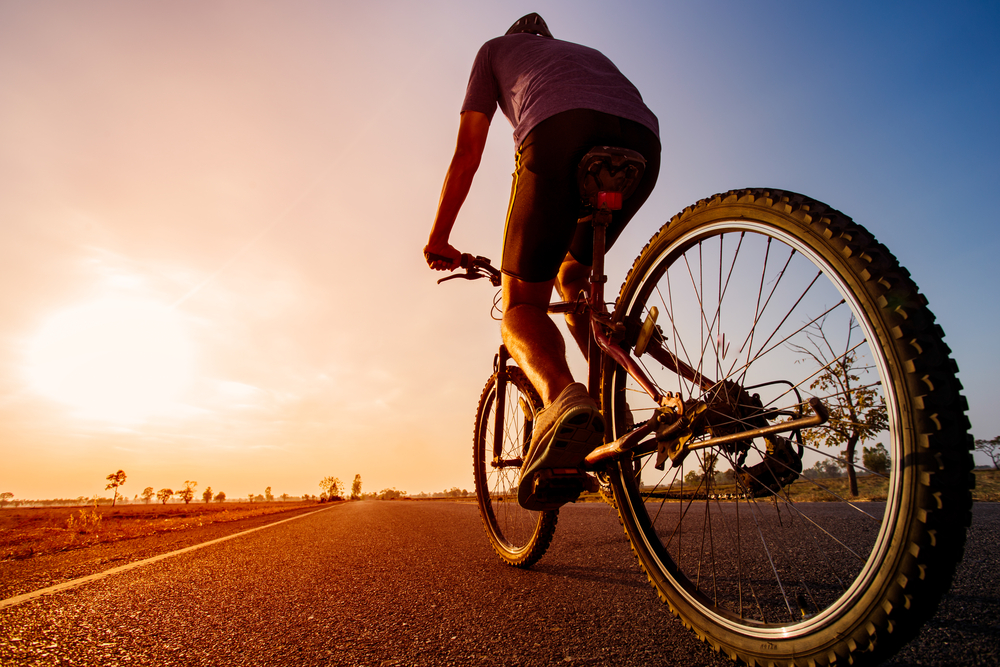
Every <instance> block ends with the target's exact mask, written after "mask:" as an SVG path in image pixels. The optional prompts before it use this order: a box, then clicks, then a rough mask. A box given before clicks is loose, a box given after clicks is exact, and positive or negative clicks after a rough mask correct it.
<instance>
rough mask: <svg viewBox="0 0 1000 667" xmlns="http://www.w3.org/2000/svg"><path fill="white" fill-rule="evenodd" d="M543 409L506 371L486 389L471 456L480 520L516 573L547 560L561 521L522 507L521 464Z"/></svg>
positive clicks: (520, 377)
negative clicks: (519, 488) (519, 491)
mask: <svg viewBox="0 0 1000 667" xmlns="http://www.w3.org/2000/svg"><path fill="white" fill-rule="evenodd" d="M498 389H499V391H498ZM541 408H542V401H541V399H540V398H539V396H538V393H537V392H536V391H535V389H534V387H532V386H531V383H530V382H529V381H528V378H526V377H525V375H524V373H523V372H521V370H520V369H519V368H517V367H514V366H507V367H506V368H502V369H500V370H499V371H498V372H497V373H494V374H493V377H491V378H490V379H489V381H488V382H487V383H486V387H485V388H484V389H483V393H482V396H481V397H480V399H479V408H478V410H477V411H476V428H475V437H474V440H473V453H472V454H473V467H474V470H475V481H476V498H477V500H478V501H479V514H480V516H481V517H482V519H483V526H484V527H485V529H486V535H487V537H489V540H490V544H491V545H492V546H493V549H494V550H495V551H496V552H497V554H498V555H499V556H500V558H502V559H503V560H504V561H505V562H506V563H508V564H510V565H514V566H516V567H530V566H531V565H533V564H534V563H535V562H536V561H537V560H538V559H539V558H541V557H542V555H543V554H544V553H545V550H546V549H547V548H548V546H549V543H550V542H551V541H552V534H553V533H554V532H555V529H556V521H557V520H558V517H559V510H551V511H545V512H533V511H531V510H526V509H524V508H523V507H521V506H520V505H519V504H518V502H517V484H518V482H519V481H520V478H521V462H522V461H523V459H524V455H525V453H526V452H527V451H528V445H529V444H530V443H531V426H532V424H533V423H534V418H535V413H537V412H538V411H539V410H541ZM498 410H499V412H500V416H499V418H498V415H497V412H498Z"/></svg>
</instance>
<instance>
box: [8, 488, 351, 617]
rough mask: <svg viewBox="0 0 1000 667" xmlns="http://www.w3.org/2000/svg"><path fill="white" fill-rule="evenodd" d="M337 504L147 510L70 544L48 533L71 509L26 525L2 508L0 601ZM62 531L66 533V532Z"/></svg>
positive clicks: (37, 516)
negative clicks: (200, 509) (197, 510)
mask: <svg viewBox="0 0 1000 667" xmlns="http://www.w3.org/2000/svg"><path fill="white" fill-rule="evenodd" d="M336 504H337V503H333V504H317V503H270V504H268V503H254V504H253V506H250V505H245V506H242V507H241V506H238V505H234V506H233V507H227V508H224V510H223V509H219V510H212V511H203V512H196V511H192V510H193V509H195V508H194V506H191V507H189V508H188V509H187V510H186V511H185V510H182V509H180V508H178V509H177V511H176V512H166V513H165V514H166V516H161V514H164V512H154V511H151V510H150V511H147V512H142V513H138V514H140V515H145V516H135V515H136V514H137V513H136V512H123V515H124V516H122V515H119V516H121V517H122V518H118V519H114V518H109V519H107V520H105V519H104V518H102V519H101V522H100V526H99V527H98V528H97V531H96V532H94V533H84V534H82V535H79V534H78V537H77V538H75V539H72V540H70V539H69V538H68V537H66V536H65V535H64V536H62V537H61V538H60V539H55V540H53V539H51V535H53V534H55V535H58V534H59V533H58V532H57V531H56V530H54V529H57V528H58V525H53V521H58V520H59V517H62V519H61V520H62V521H63V522H65V521H66V520H67V515H68V513H69V511H70V508H44V509H42V510H40V512H45V513H51V516H46V515H45V514H37V513H36V514H35V515H34V516H31V517H30V518H31V519H33V520H32V521H29V522H25V521H24V520H23V518H18V517H13V516H9V515H7V513H8V512H11V513H12V514H13V513H14V512H17V513H21V512H31V510H30V509H18V510H8V509H4V510H3V511H2V512H0V516H3V523H2V524H0V540H2V544H3V549H4V552H5V555H6V557H5V558H2V559H0V599H5V598H9V597H12V596H15V595H21V594H23V593H28V592H31V591H35V590H38V589H41V588H46V587H48V586H53V585H55V584H59V583H63V582H65V581H68V580H71V579H76V578H78V577H83V576H87V575H90V574H95V573H98V572H102V571H104V570H107V569H109V568H112V567H117V566H119V565H125V564H128V563H132V562H135V561H138V560H143V559H145V558H151V557H153V556H158V555H160V554H164V553H168V552H170V551H174V550H177V549H183V548H185V547H189V546H193V545H195V544H200V543H202V542H207V541H209V540H214V539H218V538H221V537H226V536H228V535H232V534H234V533H238V532H240V531H243V530H248V529H250V528H257V527H260V526H264V525H267V524H269V523H274V522H276V521H281V520H283V519H289V518H292V517H294V516H297V515H300V514H305V513H308V512H313V511H316V510H321V509H325V508H329V507H334V506H335V505H336ZM268 505H270V506H268ZM202 507H204V506H202ZM167 508H168V509H174V508H171V507H170V506H167ZM100 509H105V510H108V513H109V515H110V516H114V515H113V514H111V512H113V510H111V509H110V508H99V510H100ZM121 509H123V510H126V509H127V510H131V509H134V508H121ZM72 511H73V512H77V511H79V508H72ZM17 525H20V533H19V534H20V537H21V541H20V542H18V541H17V537H18V531H17V528H16V527H17ZM64 525H65V524H64ZM46 529H47V530H46ZM60 530H61V531H62V532H64V533H65V532H66V530H67V529H66V528H65V527H64V528H62V529H60ZM47 534H48V535H47ZM39 536H41V537H39Z"/></svg>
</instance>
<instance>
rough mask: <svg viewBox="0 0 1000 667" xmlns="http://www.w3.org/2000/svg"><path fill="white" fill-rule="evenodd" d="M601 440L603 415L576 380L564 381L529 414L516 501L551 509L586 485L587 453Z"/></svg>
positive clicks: (525, 504)
mask: <svg viewBox="0 0 1000 667" xmlns="http://www.w3.org/2000/svg"><path fill="white" fill-rule="evenodd" d="M602 444H604V418H603V417H602V416H601V411H600V410H599V409H598V408H597V404H596V403H594V400H593V399H592V398H591V397H590V394H589V393H587V388H586V387H585V386H583V385H582V384H580V383H579V382H576V383H573V384H571V385H569V386H568V387H566V389H564V390H563V391H562V393H561V394H559V397H558V398H557V399H556V400H555V401H553V402H552V403H551V404H550V405H548V406H547V407H545V408H543V409H542V410H539V412H538V414H537V415H536V416H535V428H534V434H533V435H532V438H531V447H530V448H529V450H528V455H527V456H526V457H525V459H524V463H523V464H522V465H521V481H520V483H519V484H518V487H517V500H518V503H520V505H521V506H522V507H524V508H525V509H529V510H536V511H540V510H550V509H556V508H558V507H560V506H562V505H564V504H566V503H568V502H572V501H574V500H576V499H577V498H578V497H579V495H580V493H582V492H583V491H584V490H586V489H587V488H588V487H589V485H590V482H589V478H588V476H587V474H586V473H585V472H584V470H583V469H582V465H583V461H584V459H585V458H586V457H587V454H589V453H590V452H592V451H594V449H596V448H597V447H600V446H601V445H602Z"/></svg>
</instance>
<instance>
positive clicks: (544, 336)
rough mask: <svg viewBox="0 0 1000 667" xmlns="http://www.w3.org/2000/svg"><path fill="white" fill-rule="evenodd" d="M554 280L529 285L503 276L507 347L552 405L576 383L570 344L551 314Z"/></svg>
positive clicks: (502, 325) (503, 325) (503, 331)
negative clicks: (569, 360)
mask: <svg viewBox="0 0 1000 667" xmlns="http://www.w3.org/2000/svg"><path fill="white" fill-rule="evenodd" d="M553 283H554V280H549V281H546V282H544V283H529V282H525V281H523V280H519V279H518V278H514V277H512V276H508V275H506V274H504V276H503V319H502V320H501V323H500V332H501V335H502V336H503V342H504V345H506V346H507V351H508V352H510V356H511V357H512V358H513V359H514V361H515V362H517V365H518V367H519V368H520V369H521V370H523V371H524V372H525V374H526V375H527V376H528V379H529V380H531V384H532V385H534V387H535V389H537V390H538V393H539V394H540V395H541V397H542V402H543V403H544V404H545V405H549V404H550V403H552V401H554V400H555V399H556V398H557V397H558V396H559V394H560V393H561V392H562V391H563V389H565V388H566V387H568V386H569V385H570V384H572V383H573V375H572V374H571V373H570V370H569V365H568V364H567V363H566V344H565V343H564V342H563V338H562V334H560V333H559V328H558V327H557V326H556V323H555V322H553V321H552V319H551V318H550V317H549V314H548V307H549V299H550V298H551V296H552V285H553Z"/></svg>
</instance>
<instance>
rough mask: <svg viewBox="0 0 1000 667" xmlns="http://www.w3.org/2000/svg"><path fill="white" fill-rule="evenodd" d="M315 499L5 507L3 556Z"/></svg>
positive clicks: (0, 521) (272, 510)
mask: <svg viewBox="0 0 1000 667" xmlns="http://www.w3.org/2000/svg"><path fill="white" fill-rule="evenodd" d="M313 504H315V503H312V502H274V503H222V504H219V503H210V504H202V503H192V504H190V505H173V504H171V505H162V504H157V505H152V504H151V505H124V506H119V507H115V508H111V507H104V506H100V507H90V508H83V509H80V508H70V507H26V508H4V509H3V510H0V560H11V559H23V558H31V557H32V556H35V555H39V554H46V553H53V552H58V551H68V550H70V549H80V548H83V547H88V546H91V545H94V544H99V543H102V542H115V541H118V540H128V539H133V538H137V537H146V536H148V535H155V534H157V533H166V532H171V531H178V530H187V529H189V528H196V527H198V526H204V525H207V524H210V523H218V522H227V521H238V520H241V519H248V518H252V517H258V516H265V515H268V514H278V513H280V512H287V511H290V510H295V509H301V508H302V507H306V506H309V505H313Z"/></svg>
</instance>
